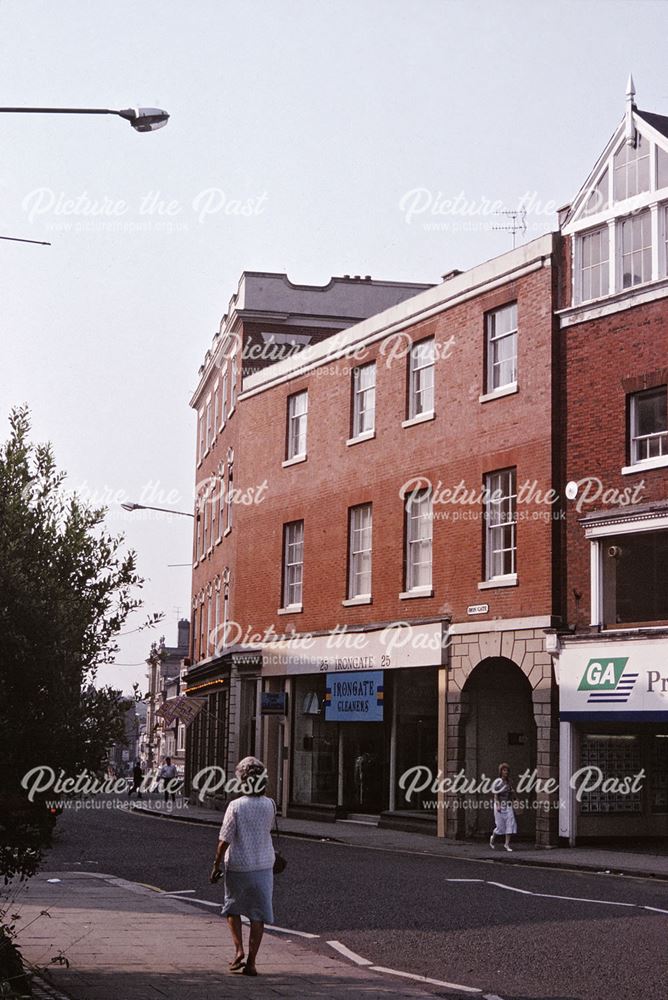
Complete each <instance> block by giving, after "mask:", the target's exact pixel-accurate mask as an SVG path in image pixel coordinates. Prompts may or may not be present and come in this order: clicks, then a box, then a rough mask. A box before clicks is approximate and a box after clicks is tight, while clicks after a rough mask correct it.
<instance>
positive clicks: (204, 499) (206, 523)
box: [200, 492, 210, 557]
mask: <svg viewBox="0 0 668 1000" xmlns="http://www.w3.org/2000/svg"><path fill="white" fill-rule="evenodd" d="M202 508H203V511H204V523H203V526H202V548H201V549H200V555H201V556H202V557H203V556H204V555H205V553H206V549H207V545H208V544H209V538H208V536H209V515H210V504H209V496H208V494H207V493H206V492H205V493H204V494H203V496H202Z"/></svg>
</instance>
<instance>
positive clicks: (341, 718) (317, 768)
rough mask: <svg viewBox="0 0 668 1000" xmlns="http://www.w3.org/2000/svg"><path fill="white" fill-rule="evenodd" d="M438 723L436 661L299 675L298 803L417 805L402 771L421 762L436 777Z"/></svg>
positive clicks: (365, 809) (370, 808)
mask: <svg viewBox="0 0 668 1000" xmlns="http://www.w3.org/2000/svg"><path fill="white" fill-rule="evenodd" d="M372 677H373V679H372ZM365 678H367V679H365ZM365 716H369V717H370V718H373V719H374V720H375V721H362V720H363V719H364V718H365ZM437 730H438V669H437V668H436V667H423V668H413V669H406V670H387V671H369V672H368V673H367V674H365V673H364V672H360V673H355V674H345V673H342V674H337V675H335V677H333V676H332V675H326V674H317V675H310V674H309V675H306V676H298V677H295V678H294V682H293V739H292V746H293V755H292V802H293V803H294V804H295V805H301V806H307V805H325V806H334V807H337V810H338V811H339V812H340V813H349V814H350V813H363V814H373V815H375V814H378V813H380V812H382V811H384V810H387V809H412V810H415V809H416V808H419V807H420V806H419V804H418V803H416V802H412V803H407V802H406V801H405V798H404V795H403V792H402V791H401V790H400V788H399V785H398V782H399V778H400V776H401V774H403V773H404V771H406V770H408V769H409V768H412V767H415V766H416V765H423V766H426V767H429V768H430V769H431V770H432V771H433V773H434V776H436V771H437V767H436V754H437ZM392 774H394V787H393V788H391V787H390V780H391V775H392Z"/></svg>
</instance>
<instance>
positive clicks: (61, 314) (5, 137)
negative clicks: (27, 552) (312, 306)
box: [0, 0, 668, 691]
mask: <svg viewBox="0 0 668 1000" xmlns="http://www.w3.org/2000/svg"><path fill="white" fill-rule="evenodd" d="M667 28H668V6H667V4H666V3H665V2H662V0H647V2H645V0H631V2H626V0H603V2H601V0H577V2H575V0H574V2H564V0H560V2H551V3H547V2H545V0H542V2H536V0H530V2H526V3H525V2H519V0H517V2H512V0H507V2H503V0H479V2H475V0H451V2H448V0H281V2H280V3H270V2H268V0H267V2H252V0H238V2H231V0H199V2H189V3H186V2H177V0H143V2H142V3H137V2H130V0H113V2H112V0H96V2H95V3H94V4H93V3H83V2H73V0H59V2H58V3H53V2H49V0H0V81H1V87H0V105H2V106H23V107H28V106H31V105H35V106H44V105H46V106H53V107H111V108H124V107H128V106H132V105H135V104H140V105H147V106H148V105H150V106H157V107H161V108H165V109H166V110H168V111H169V112H170V114H171V116H172V117H171V120H170V122H169V124H168V126H167V127H166V128H165V129H163V130H162V131H160V132H157V133H155V134H152V135H140V134H137V133H135V132H134V131H133V130H132V129H131V128H130V126H129V125H127V124H126V123H125V122H123V121H122V120H121V119H118V118H110V117H99V118H93V117H85V118H83V117H69V118H68V117H55V116H52V117H48V118H47V117H37V116H32V115H27V116H18V115H0V149H1V150H2V160H1V161H0V235H9V236H23V237H26V238H30V239H38V240H39V239H42V240H51V241H52V243H53V245H52V246H51V247H40V246H29V245H21V244H12V243H7V242H0V296H1V302H2V320H1V323H2V326H1V329H2V347H3V355H2V361H3V363H2V365H1V366H0V415H1V417H2V430H1V431H0V433H1V434H2V437H3V438H4V437H6V432H7V423H6V415H7V413H8V411H9V408H10V407H11V405H12V404H14V403H18V402H22V401H27V402H28V403H29V404H30V406H31V408H32V412H33V421H34V436H35V438H36V439H39V440H44V439H49V440H51V441H52V442H53V444H54V447H55V452H56V458H57V461H58V464H59V466H60V467H61V468H65V469H66V470H67V471H68V473H69V486H70V487H71V488H78V489H80V490H82V491H83V492H84V493H87V492H91V491H92V492H93V493H94V494H95V495H96V496H97V497H98V498H99V499H100V500H104V499H105V498H106V499H107V500H108V501H109V500H112V499H113V498H114V497H120V498H121V499H125V498H127V499H133V500H141V499H142V496H143V497H144V502H146V503H153V504H156V505H157V506H177V507H180V508H181V509H185V510H189V509H190V508H191V502H192V501H191V497H192V485H193V482H194V443H195V424H194V415H193V413H192V411H191V410H190V409H189V407H188V400H189V398H190V393H191V391H192V389H193V388H194V386H195V384H196V380H197V369H198V367H199V365H200V363H201V361H202V358H203V356H204V352H205V350H206V348H207V347H208V346H209V344H210V342H211V337H212V334H213V333H214V331H215V330H216V329H217V327H218V324H219V321H220V317H221V316H222V314H223V313H224V312H225V311H226V307H227V303H228V301H229V298H230V296H231V294H232V293H233V292H234V291H235V289H236V285H237V281H238V277H239V274H240V273H241V271H242V270H244V269H253V270H263V269H266V270H271V271H286V272H287V273H288V274H289V276H290V278H291V279H292V280H293V281H298V282H313V283H317V284H324V283H326V282H327V280H328V279H329V277H330V275H332V274H338V275H341V274H348V273H352V274H371V275H373V276H374V277H377V278H389V279H396V280H410V281H437V280H438V279H439V277H440V275H441V274H443V273H444V272H446V271H448V270H450V269H451V268H453V267H459V268H466V267H469V266H472V265H473V264H476V263H478V262H480V261H482V260H485V259H487V258H489V257H493V256H495V255H496V254H498V253H501V252H503V251H504V250H507V249H510V247H511V245H512V243H511V238H510V236H509V234H508V233H505V232H496V231H493V230H492V229H491V228H490V227H491V226H492V225H500V224H501V225H502V224H504V220H503V219H502V218H499V217H491V216H489V215H480V214H478V215H468V216H467V215H458V216H454V217H453V216H447V215H446V216H438V215H430V214H429V212H428V211H424V212H423V213H422V214H414V215H413V217H412V218H410V219H407V215H406V212H405V210H404V211H402V209H401V207H400V206H401V204H404V206H405V205H406V204H407V202H408V203H412V200H413V198H414V197H415V198H417V197H418V196H417V195H410V196H409V195H408V193H409V192H414V191H415V190H416V189H424V190H423V192H422V194H420V196H419V197H420V199H421V204H423V205H424V204H426V202H427V201H428V200H430V199H431V204H432V205H433V204H434V203H435V202H436V201H437V199H438V197H439V192H440V194H441V198H442V199H454V198H457V196H458V195H460V193H463V195H464V197H465V198H466V199H467V201H468V203H469V204H470V205H473V207H476V206H480V205H481V204H482V202H483V199H488V200H489V201H496V200H498V201H501V202H503V203H504V205H506V206H507V207H514V206H516V205H517V203H518V201H519V199H520V198H521V197H522V196H523V195H525V194H526V193H535V198H534V201H535V200H537V201H538V202H539V203H540V204H541V205H543V206H544V205H546V203H549V202H551V203H552V204H553V206H554V205H561V204H563V203H564V202H567V201H569V200H570V199H571V198H572V197H573V195H574V194H575V193H576V191H577V189H578V187H579V186H580V184H581V183H582V182H583V181H584V179H585V178H586V176H587V174H588V172H589V170H590V168H591V167H592V166H593V163H594V161H595V159H596V158H597V156H598V154H599V153H600V151H601V149H602V147H603V146H604V144H605V142H606V141H607V139H608V138H609V137H610V135H611V134H612V131H613V129H614V128H615V126H616V125H617V123H618V121H619V119H620V118H621V116H622V113H623V110H624V92H625V86H626V78H627V75H628V72H629V70H632V71H633V73H634V76H635V81H636V86H637V90H638V104H639V106H640V107H641V108H643V109H646V110H651V111H656V112H659V113H663V114H668V74H666V70H665V65H666V63H665V51H662V49H665V38H666V29H667ZM207 192H208V193H207ZM86 199H88V200H89V202H90V203H94V202H97V208H98V211H99V210H100V209H101V208H105V206H106V208H105V211H106V212H108V211H109V206H113V207H114V210H115V211H116V212H119V213H120V214H118V215H115V216H110V215H109V214H97V215H90V214H85V213H84V212H83V210H82V209H83V206H84V205H85V200H86ZM249 199H250V200H251V201H250V202H249ZM68 201H69V202H70V203H74V205H72V204H70V206H69V210H68V208H67V206H66V202H68ZM158 201H160V202H162V203H163V206H164V205H166V204H168V203H174V204H173V210H174V211H175V214H173V215H165V214H160V212H158V211H157V210H156V209H154V210H153V211H150V210H149V208H150V205H151V204H152V202H153V203H154V202H158ZM216 201H217V203H218V205H219V206H220V204H221V202H222V203H223V205H224V206H225V207H226V208H228V209H231V210H232V211H231V212H229V213H226V212H225V211H224V210H223V211H213V210H214V209H215V207H216V205H215V202H216ZM239 202H241V203H243V204H244V205H247V204H248V205H249V206H250V207H253V205H254V206H255V208H256V209H257V210H258V211H257V212H256V213H255V214H250V215H239V214H235V213H234V209H235V207H239V206H238V203H239ZM142 206H143V211H142ZM72 208H76V209H77V210H76V212H75V213H74V214H72ZM207 208H208V209H209V210H210V211H209V214H208V215H203V210H205V209H207ZM527 221H528V224H529V227H530V229H529V232H528V233H527V238H532V237H534V236H537V235H539V234H540V233H541V232H544V231H546V230H549V229H551V228H553V227H554V224H555V217H554V215H551V214H549V213H548V214H538V213H536V212H534V213H533V214H531V215H530V216H529V217H528V220H527ZM430 222H431V223H437V224H438V223H441V224H443V223H446V225H449V228H441V229H440V230H434V229H433V228H432V229H429V228H426V226H425V223H426V224H429V223H430ZM457 227H459V228H457ZM156 483H157V484H158V486H157V490H158V492H155V491H154V492H153V493H152V499H150V498H149V495H148V494H149V493H150V491H151V488H152V485H153V487H154V488H155V484H156ZM146 491H148V492H146ZM160 491H162V492H160ZM171 491H173V492H171ZM170 492H171V496H170V495H169V494H170ZM149 518H150V519H149ZM108 524H109V527H110V528H112V529H114V530H122V531H124V532H125V534H126V537H127V541H128V544H129V545H131V546H133V547H134V548H136V550H137V552H138V555H139V570H140V572H141V573H142V574H143V575H144V576H145V577H147V578H148V582H147V585H146V587H145V589H144V598H145V602H146V611H154V610H162V611H164V612H165V614H166V621H165V623H164V625H163V626H162V628H159V629H158V630H156V631H155V632H153V633H151V632H141V633H138V634H134V635H130V636H128V637H127V638H125V639H124V640H123V646H122V652H121V655H120V656H119V657H118V661H119V663H120V664H137V663H139V664H141V665H139V666H114V667H109V668H105V669H103V670H102V671H101V672H100V675H99V679H100V680H101V681H103V682H110V683H113V684H115V685H117V686H119V687H122V688H123V689H124V690H126V691H127V690H129V689H130V687H131V685H132V682H133V681H135V680H139V681H140V682H141V683H142V686H145V667H144V666H143V660H144V658H145V656H146V655H147V652H148V648H149V645H150V642H151V640H152V639H153V638H157V637H158V636H159V635H160V633H161V632H162V631H164V632H165V634H166V637H167V642H168V644H174V643H175V641H176V619H177V609H179V611H180V614H181V615H185V616H188V614H189V612H188V609H189V602H190V572H189V569H188V568H187V567H180V568H168V563H185V562H187V561H188V560H189V558H190V552H191V522H190V520H189V519H187V518H181V517H170V516H162V515H152V516H151V515H149V516H147V515H140V514H136V513H135V514H134V515H131V514H125V513H124V512H123V511H121V510H120V509H119V507H118V505H117V504H112V506H111V511H110V515H109V519H108ZM141 617H143V614H142V615H141ZM137 624H139V620H138V619H137V620H136V621H135V622H134V624H132V623H131V624H129V625H128V629H131V628H133V627H136V625H137Z"/></svg>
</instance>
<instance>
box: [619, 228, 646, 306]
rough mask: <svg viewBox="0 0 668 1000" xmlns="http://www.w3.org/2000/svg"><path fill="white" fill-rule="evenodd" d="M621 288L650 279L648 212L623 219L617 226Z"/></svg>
mask: <svg viewBox="0 0 668 1000" xmlns="http://www.w3.org/2000/svg"><path fill="white" fill-rule="evenodd" d="M619 235H620V254H621V266H622V287H623V288H631V287H633V285H639V284H642V283H643V282H645V281H650V280H651V277H652V250H651V247H652V235H651V217H650V213H649V210H646V211H643V212H639V213H638V214H637V215H634V216H631V217H630V218H628V219H624V220H623V221H622V222H621V223H620V226H619Z"/></svg>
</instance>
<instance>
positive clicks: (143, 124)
mask: <svg viewBox="0 0 668 1000" xmlns="http://www.w3.org/2000/svg"><path fill="white" fill-rule="evenodd" d="M0 114H16V115H118V117H119V118H124V119H125V120H126V121H128V122H130V124H131V125H132V127H133V129H135V131H137V132H155V130H156V129H159V128H162V127H163V126H164V125H166V124H167V122H168V121H169V114H168V112H167V111H163V110H162V109H161V108H123V109H122V110H120V111H117V110H115V109H114V108H0Z"/></svg>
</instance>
